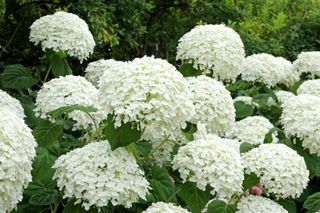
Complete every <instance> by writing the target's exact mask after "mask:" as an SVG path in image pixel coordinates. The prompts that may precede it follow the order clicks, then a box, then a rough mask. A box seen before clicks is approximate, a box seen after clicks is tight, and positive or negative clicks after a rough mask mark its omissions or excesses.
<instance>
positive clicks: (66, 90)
mask: <svg viewBox="0 0 320 213" xmlns="http://www.w3.org/2000/svg"><path fill="white" fill-rule="evenodd" d="M75 104H78V105H81V106H92V107H95V108H97V109H100V107H99V103H98V90H97V89H96V88H95V87H94V86H93V85H92V84H91V83H90V82H88V81H87V80H86V79H85V78H84V77H81V76H74V75H67V76H64V77H62V76H60V77H59V78H54V79H52V80H51V81H48V82H46V83H44V84H43V86H42V88H41V89H40V90H39V92H38V95H37V98H36V108H35V112H36V115H37V116H40V117H41V118H50V117H49V115H48V113H49V112H51V111H53V110H56V109H58V108H60V107H63V106H71V105H75ZM91 114H92V115H93V116H94V119H95V121H96V123H99V122H100V121H101V120H102V119H103V118H105V117H106V113H103V112H102V111H101V110H100V111H99V112H96V113H91ZM68 116H69V117H70V118H72V119H73V120H74V121H76V124H75V125H74V130H76V129H81V128H87V127H88V126H89V125H92V124H93V121H92V119H91V118H90V117H89V116H88V115H87V114H86V113H84V112H81V111H73V112H70V113H68Z"/></svg>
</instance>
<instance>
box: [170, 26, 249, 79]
mask: <svg viewBox="0 0 320 213" xmlns="http://www.w3.org/2000/svg"><path fill="white" fill-rule="evenodd" d="M244 56H245V52H244V47H243V43H242V41H241V38H240V36H239V35H238V33H236V32H235V31H234V30H233V29H231V28H229V27H226V26H224V25H222V24H221V25H210V24H209V25H202V26H196V27H195V28H193V29H192V30H191V31H190V32H187V33H186V34H184V35H183V36H182V37H181V38H180V39H179V44H178V47H177V56H176V59H177V60H182V62H183V63H191V64H193V67H194V68H195V69H199V70H201V71H202V72H203V73H204V74H212V76H213V77H214V78H217V79H220V80H231V81H233V80H235V78H236V77H237V76H238V75H239V74H240V73H241V68H242V64H243V60H244Z"/></svg>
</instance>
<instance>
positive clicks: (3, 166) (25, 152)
mask: <svg viewBox="0 0 320 213" xmlns="http://www.w3.org/2000/svg"><path fill="white" fill-rule="evenodd" d="M0 117H1V119H0V206H1V208H0V212H1V213H5V212H11V211H12V210H13V209H14V208H15V207H16V206H17V203H18V202H19V201H21V200H22V193H23V189H24V188H26V187H27V186H28V183H29V182H31V179H32V176H31V170H32V160H33V159H34V157H35V155H36V150H35V148H36V146H37V143H36V141H35V139H34V137H33V136H32V133H31V130H30V129H29V127H28V126H27V125H26V124H25V123H24V121H23V120H22V119H21V118H19V117H18V116H17V115H16V114H15V112H11V111H10V110H9V109H7V108H2V107H0Z"/></svg>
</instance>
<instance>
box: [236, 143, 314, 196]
mask: <svg viewBox="0 0 320 213" xmlns="http://www.w3.org/2000/svg"><path fill="white" fill-rule="evenodd" d="M242 159H243V163H244V167H245V172H246V173H247V174H250V173H251V172H253V173H255V174H256V175H257V176H258V177H260V182H261V183H263V184H264V188H265V189H266V194H267V195H268V196H269V195H270V194H272V195H274V196H275V197H276V198H277V199H278V198H289V197H292V198H296V197H299V196H300V195H301V193H302V192H303V190H304V189H305V188H306V187H307V185H308V181H309V171H308V170H307V166H306V163H305V162H304V159H303V157H301V156H300V155H298V153H297V152H296V151H294V150H293V149H291V148H289V147H288V146H286V145H284V144H261V145H260V146H259V147H257V148H253V149H251V150H250V151H249V152H246V153H244V154H243V156H242Z"/></svg>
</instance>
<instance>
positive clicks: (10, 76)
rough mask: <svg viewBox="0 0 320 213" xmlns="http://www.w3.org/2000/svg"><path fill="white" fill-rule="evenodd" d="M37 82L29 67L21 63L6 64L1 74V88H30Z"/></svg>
mask: <svg viewBox="0 0 320 213" xmlns="http://www.w3.org/2000/svg"><path fill="white" fill-rule="evenodd" d="M37 82H38V80H37V79H35V78H34V77H33V76H32V75H31V73H30V71H29V69H27V68H26V67H24V66H22V65H21V64H13V65H7V66H5V68H4V71H3V73H2V74H1V83H2V86H3V88H11V89H23V88H30V87H32V86H33V85H35V84H36V83H37Z"/></svg>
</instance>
